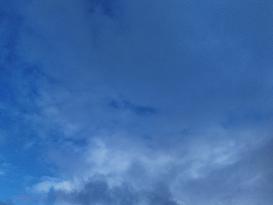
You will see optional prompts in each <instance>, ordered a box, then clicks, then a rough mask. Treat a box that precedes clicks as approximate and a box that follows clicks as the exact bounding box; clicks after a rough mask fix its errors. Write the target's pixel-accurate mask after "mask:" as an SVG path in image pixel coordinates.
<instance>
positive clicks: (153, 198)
mask: <svg viewBox="0 0 273 205" xmlns="http://www.w3.org/2000/svg"><path fill="white" fill-rule="evenodd" d="M48 200H49V201H50V203H51V204H58V203H61V202H65V203H68V204H79V205H91V204H94V203H98V204H105V205H106V204H109V205H112V204H113V205H115V204H120V205H126V204H132V205H133V204H147V205H150V204H158V205H177V203H176V202H175V201H174V200H173V199H172V196H171V195H170V193H169V191H168V189H166V188H165V187H164V186H163V187H162V186H160V185H158V186H156V187H155V188H153V189H152V190H151V191H145V190H134V189H133V188H132V187H130V185H126V184H123V185H121V186H118V187H113V188H111V187H109V186H108V184H107V182H105V181H103V180H96V179H94V180H93V181H89V182H88V183H87V184H85V186H84V187H83V188H82V189H81V190H79V191H75V192H72V193H71V192H70V193H65V192H61V191H59V192H58V191H54V190H51V192H50V193H49V194H48Z"/></svg>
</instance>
